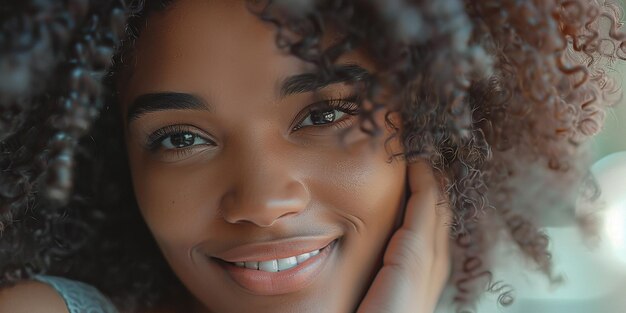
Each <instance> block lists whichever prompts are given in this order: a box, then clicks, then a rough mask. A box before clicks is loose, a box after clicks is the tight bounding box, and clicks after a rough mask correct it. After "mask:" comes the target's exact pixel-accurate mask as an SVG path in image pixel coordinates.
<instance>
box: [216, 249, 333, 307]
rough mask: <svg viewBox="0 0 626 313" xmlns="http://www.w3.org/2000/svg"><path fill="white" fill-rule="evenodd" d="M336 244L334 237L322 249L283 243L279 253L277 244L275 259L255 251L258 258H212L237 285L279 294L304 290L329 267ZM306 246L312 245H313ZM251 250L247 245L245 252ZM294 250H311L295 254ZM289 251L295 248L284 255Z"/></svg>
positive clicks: (253, 290)
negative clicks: (234, 259)
mask: <svg viewBox="0 0 626 313" xmlns="http://www.w3.org/2000/svg"><path fill="white" fill-rule="evenodd" d="M337 243H338V240H337V239H335V240H332V241H331V242H329V243H327V244H326V245H325V246H323V247H322V248H319V249H310V248H309V249H306V250H304V249H305V248H304V247H302V246H300V247H299V248H294V246H293V245H289V244H287V245H285V244H282V245H280V246H281V247H285V246H287V247H288V248H285V249H286V250H284V251H282V250H281V251H280V252H277V250H280V249H279V248H277V247H278V246H279V245H277V246H275V247H276V249H274V251H273V252H272V254H274V255H277V254H278V255H279V258H276V259H270V258H269V257H267V255H268V254H265V257H259V256H258V253H255V254H257V255H256V257H251V258H245V259H244V258H241V259H239V260H237V261H226V260H223V259H221V258H216V257H211V258H209V259H210V260H211V261H213V262H216V263H217V264H218V265H219V266H220V268H221V269H222V270H224V271H225V272H226V274H227V275H228V276H229V277H230V278H231V279H232V281H233V282H235V283H236V285H238V286H240V287H242V288H243V289H244V290H245V291H247V292H248V293H251V294H254V295H264V296H267V295H279V294H286V293H292V292H296V291H298V290H301V289H304V288H306V287H307V286H308V285H310V284H311V283H312V282H313V281H314V280H315V279H316V278H317V277H319V276H320V274H321V273H322V272H323V271H324V269H325V268H326V267H327V266H326V265H327V264H328V263H329V262H328V261H329V259H331V256H332V255H333V251H334V250H335V249H334V248H335V247H336V246H337ZM305 246H310V244H309V245H305ZM318 247H319V245H318ZM248 250H249V248H246V251H248ZM295 250H304V251H309V252H304V253H302V252H297V253H293V251H295ZM241 251H243V250H241ZM287 251H292V255H291V256H285V254H286V253H287ZM238 254H239V251H238ZM287 255H289V254H287ZM247 260H259V261H247Z"/></svg>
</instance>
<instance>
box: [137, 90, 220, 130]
mask: <svg viewBox="0 0 626 313" xmlns="http://www.w3.org/2000/svg"><path fill="white" fill-rule="evenodd" d="M164 110H204V111H211V107H210V105H209V104H208V103H206V102H205V101H204V100H203V99H202V98H200V97H198V96H195V95H192V94H188V93H180V92H157V93H148V94H144V95H141V96H139V97H137V98H135V100H134V101H133V102H132V103H131V105H130V106H129V108H128V113H127V116H126V120H127V121H128V122H127V124H130V123H131V122H132V121H134V120H136V119H138V118H139V117H141V116H142V115H144V114H148V113H152V112H157V111H164Z"/></svg>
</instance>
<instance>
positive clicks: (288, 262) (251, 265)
mask: <svg viewBox="0 0 626 313" xmlns="http://www.w3.org/2000/svg"><path fill="white" fill-rule="evenodd" d="M319 253H320V250H313V251H311V252H307V253H303V254H300V255H296V256H292V257H288V258H284V259H275V260H269V261H245V262H229V263H230V264H233V265H235V266H237V267H241V268H247V269H254V270H259V271H264V272H270V273H276V272H281V271H286V270H288V269H290V268H293V267H296V266H298V265H299V264H302V263H304V262H305V261H306V260H308V259H310V258H312V257H314V256H316V255H318V254H319Z"/></svg>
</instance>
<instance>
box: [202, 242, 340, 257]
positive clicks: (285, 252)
mask: <svg viewBox="0 0 626 313" xmlns="http://www.w3.org/2000/svg"><path fill="white" fill-rule="evenodd" d="M335 239H337V237H328V236H322V237H294V238H285V239H280V240H274V241H266V242H255V243H248V244H243V245H239V246H236V247H233V248H230V249H227V250H225V251H221V252H219V253H216V254H214V255H213V257H216V258H219V259H222V260H224V261H227V262H245V261H269V260H275V259H284V258H288V257H292V256H297V255H300V254H304V253H307V252H311V251H314V250H319V249H322V248H324V247H326V246H327V245H329V244H330V243H331V242H333V241H334V240H335Z"/></svg>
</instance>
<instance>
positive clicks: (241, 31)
mask: <svg viewBox="0 0 626 313" xmlns="http://www.w3.org/2000/svg"><path fill="white" fill-rule="evenodd" d="M275 35H276V31H275V28H274V26H273V25H271V24H269V23H265V22H263V21H262V20H260V19H259V18H258V17H256V16H255V15H253V14H252V13H251V12H250V11H249V10H248V9H247V8H246V6H245V3H244V1H233V0H228V1H224V0H181V1H175V2H174V3H173V4H172V5H171V6H170V7H168V8H167V9H166V10H164V11H162V12H156V13H153V14H152V15H151V16H150V17H149V18H148V20H147V24H146V26H145V29H144V30H143V31H142V33H141V35H140V37H139V39H138V41H137V43H136V46H135V53H134V58H135V59H134V62H133V64H134V65H133V67H132V69H131V72H132V74H131V76H130V77H129V80H128V86H129V87H130V88H129V90H130V91H131V92H130V94H128V95H126V96H125V97H124V98H127V97H132V96H133V94H134V95H135V96H136V95H137V94H138V93H146V92H155V91H163V90H176V91H183V92H196V93H198V92H201V91H202V90H205V89H206V88H207V86H211V88H212V89H213V91H212V92H218V91H219V92H220V93H228V92H240V91H241V89H242V88H245V89H246V90H247V91H249V92H254V89H255V88H260V89H262V90H266V91H267V89H270V90H269V91H271V92H272V93H274V92H275V91H276V89H277V88H278V86H276V84H275V81H274V80H275V79H277V78H280V77H284V76H285V75H287V74H288V73H293V72H302V71H303V70H305V67H306V66H307V65H306V63H304V62H302V61H300V60H299V59H297V58H295V57H293V56H289V55H286V54H285V53H284V52H281V51H279V49H278V48H277V47H276V45H275ZM272 77H273V78H275V79H270V78H272ZM212 96H219V95H212ZM125 100H129V99H125ZM124 102H127V101H124Z"/></svg>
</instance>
